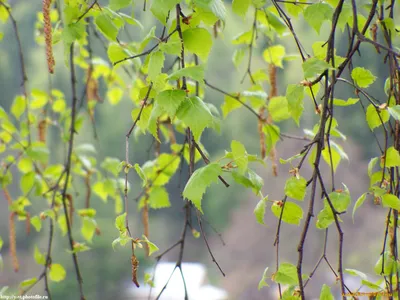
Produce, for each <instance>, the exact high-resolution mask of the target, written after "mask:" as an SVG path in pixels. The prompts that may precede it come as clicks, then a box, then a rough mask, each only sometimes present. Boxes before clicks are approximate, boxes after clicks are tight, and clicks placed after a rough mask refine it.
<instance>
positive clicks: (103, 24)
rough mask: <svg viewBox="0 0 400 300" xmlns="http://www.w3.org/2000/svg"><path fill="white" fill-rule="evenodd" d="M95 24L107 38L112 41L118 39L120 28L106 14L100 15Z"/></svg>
mask: <svg viewBox="0 0 400 300" xmlns="http://www.w3.org/2000/svg"><path fill="white" fill-rule="evenodd" d="M95 23H96V25H97V28H98V29H99V30H100V31H101V32H102V33H103V35H104V36H105V37H106V38H108V39H110V40H111V41H115V40H116V39H117V36H118V28H117V26H115V24H114V22H113V21H112V19H111V18H110V17H109V16H108V15H107V14H106V13H104V12H102V13H101V14H99V15H98V16H97V17H96V19H95Z"/></svg>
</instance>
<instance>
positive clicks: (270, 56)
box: [263, 45, 285, 68]
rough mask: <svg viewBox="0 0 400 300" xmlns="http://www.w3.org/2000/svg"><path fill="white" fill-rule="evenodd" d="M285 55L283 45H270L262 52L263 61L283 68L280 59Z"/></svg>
mask: <svg viewBox="0 0 400 300" xmlns="http://www.w3.org/2000/svg"><path fill="white" fill-rule="evenodd" d="M284 56H285V47H283V46H281V45H275V46H271V47H269V48H267V49H265V51H264V52H263V57H264V59H265V61H266V62H267V63H269V64H273V65H275V66H277V67H280V68H283V65H282V60H283V58H284Z"/></svg>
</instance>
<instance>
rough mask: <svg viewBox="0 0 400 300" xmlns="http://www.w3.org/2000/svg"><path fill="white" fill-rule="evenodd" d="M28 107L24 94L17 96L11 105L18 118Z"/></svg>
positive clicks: (12, 111)
mask: <svg viewBox="0 0 400 300" xmlns="http://www.w3.org/2000/svg"><path fill="white" fill-rule="evenodd" d="M25 109H26V99H25V97H24V96H16V97H15V98H14V102H13V104H12V105H11V113H12V114H13V115H14V116H15V118H16V119H17V120H19V118H20V117H21V115H22V114H23V113H24V111H25Z"/></svg>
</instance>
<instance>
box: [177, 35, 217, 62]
mask: <svg viewBox="0 0 400 300" xmlns="http://www.w3.org/2000/svg"><path fill="white" fill-rule="evenodd" d="M182 38H183V45H184V46H185V48H186V49H187V50H189V51H190V52H192V53H194V54H196V55H198V56H199V57H200V58H201V60H203V61H206V60H207V58H208V56H209V54H210V51H211V47H212V44H213V41H212V37H211V34H210V33H209V32H208V30H206V29H204V28H191V29H187V30H185V31H184V32H183V33H182Z"/></svg>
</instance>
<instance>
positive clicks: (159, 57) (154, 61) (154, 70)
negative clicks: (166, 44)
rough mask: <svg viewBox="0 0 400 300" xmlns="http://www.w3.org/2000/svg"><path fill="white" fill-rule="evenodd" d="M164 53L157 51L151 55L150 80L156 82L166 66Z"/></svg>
mask: <svg viewBox="0 0 400 300" xmlns="http://www.w3.org/2000/svg"><path fill="white" fill-rule="evenodd" d="M164 60H165V57H164V53H163V52H162V51H156V52H153V53H151V54H150V60H149V79H150V80H154V79H155V78H156V77H157V75H158V74H160V73H161V70H162V68H163V66H164Z"/></svg>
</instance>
